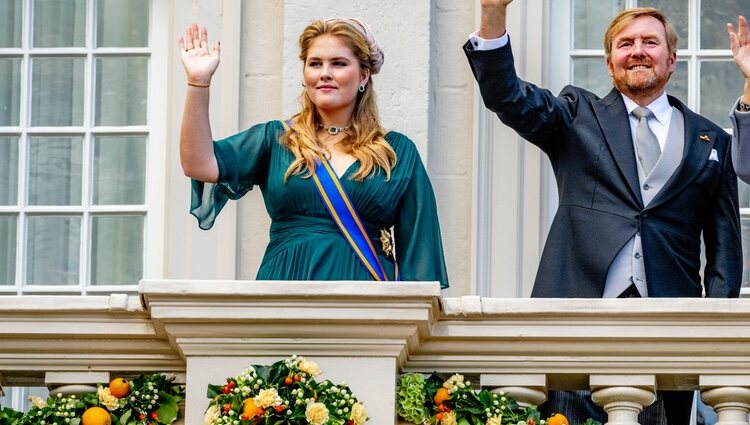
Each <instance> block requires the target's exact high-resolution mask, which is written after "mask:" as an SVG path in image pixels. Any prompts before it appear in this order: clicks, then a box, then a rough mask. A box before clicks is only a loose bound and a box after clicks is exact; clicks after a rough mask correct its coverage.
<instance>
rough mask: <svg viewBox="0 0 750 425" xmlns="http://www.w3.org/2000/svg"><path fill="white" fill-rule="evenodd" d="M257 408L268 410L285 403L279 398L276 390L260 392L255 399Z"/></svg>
mask: <svg viewBox="0 0 750 425" xmlns="http://www.w3.org/2000/svg"><path fill="white" fill-rule="evenodd" d="M253 401H254V402H255V405H256V406H260V407H262V408H264V409H265V408H267V407H270V406H278V405H279V404H281V403H283V402H284V401H283V400H282V399H281V397H279V393H278V392H276V390H275V389H274V388H271V389H268V390H260V392H259V393H258V395H256V396H255V398H253Z"/></svg>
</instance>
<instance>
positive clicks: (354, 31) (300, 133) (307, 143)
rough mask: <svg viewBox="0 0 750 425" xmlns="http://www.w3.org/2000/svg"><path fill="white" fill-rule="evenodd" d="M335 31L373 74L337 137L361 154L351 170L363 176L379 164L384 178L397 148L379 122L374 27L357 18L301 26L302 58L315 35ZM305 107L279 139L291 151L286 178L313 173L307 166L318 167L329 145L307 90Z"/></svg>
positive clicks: (378, 54) (379, 54) (378, 61)
mask: <svg viewBox="0 0 750 425" xmlns="http://www.w3.org/2000/svg"><path fill="white" fill-rule="evenodd" d="M325 34H328V35H333V36H336V37H338V38H339V39H340V40H342V41H343V42H344V43H345V44H346V45H347V46H348V47H349V48H350V49H351V51H352V52H353V53H354V56H355V57H357V58H358V59H359V66H360V68H362V69H366V70H368V71H369V72H370V79H369V82H368V83H367V85H366V86H365V91H364V92H362V93H358V94H357V99H356V104H355V106H354V112H353V114H352V119H351V122H350V123H349V129H348V130H346V132H345V135H344V138H343V139H342V140H341V141H340V142H339V143H338V145H339V146H340V147H341V149H342V150H343V151H344V152H346V153H347V154H349V155H351V156H353V157H354V158H356V159H357V160H359V170H357V172H356V173H354V174H353V175H352V178H353V179H355V180H359V181H362V180H364V179H365V178H366V177H368V176H370V175H371V174H373V173H374V172H375V171H376V170H377V168H381V169H382V170H383V171H384V172H385V176H386V180H387V179H390V177H391V170H392V169H393V167H394V166H395V165H396V152H394V151H393V148H391V145H390V144H388V142H386V140H385V137H384V136H385V130H384V129H383V127H382V126H381V125H380V117H379V115H378V105H377V101H376V97H375V90H374V89H373V87H372V75H374V74H377V73H378V71H380V66H381V65H382V64H383V52H382V50H381V49H380V47H379V46H378V44H377V42H375V39H374V37H373V36H372V33H371V31H370V29H369V28H368V27H367V25H366V24H365V23H363V22H362V21H360V20H358V19H341V18H336V19H327V20H319V21H314V22H312V23H311V24H310V25H308V26H307V28H305V30H304V31H302V34H301V35H300V37H299V46H300V55H299V58H300V59H302V61H303V62H305V61H306V60H307V54H308V51H309V49H310V46H311V45H312V42H313V40H315V38H316V37H319V36H321V35H325ZM300 103H301V104H302V110H301V111H300V112H299V113H298V114H296V115H295V116H293V117H292V128H293V129H294V131H288V132H286V133H284V135H283V136H282V137H281V143H282V144H283V145H285V146H286V147H287V148H288V149H289V150H290V151H291V152H292V153H293V154H294V161H293V162H292V164H291V165H290V166H289V168H288V169H287V170H286V174H285V175H284V181H286V180H287V179H288V178H289V176H291V175H297V174H303V173H305V171H307V173H306V175H305V176H304V177H309V176H310V173H309V170H312V169H313V168H314V167H315V163H316V162H317V161H318V160H319V158H320V156H321V155H323V154H325V148H324V147H323V146H322V145H321V143H320V142H319V141H318V137H317V131H318V128H319V125H320V124H321V121H320V115H319V113H318V108H317V107H316V106H315V104H314V103H313V102H312V100H311V99H310V97H309V96H308V95H307V90H303V92H302V95H301V96H300Z"/></svg>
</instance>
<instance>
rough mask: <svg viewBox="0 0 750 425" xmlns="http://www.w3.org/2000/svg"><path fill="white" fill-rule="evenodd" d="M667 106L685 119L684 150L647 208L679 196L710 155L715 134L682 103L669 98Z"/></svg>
mask: <svg viewBox="0 0 750 425" xmlns="http://www.w3.org/2000/svg"><path fill="white" fill-rule="evenodd" d="M669 104H670V105H672V106H674V107H676V108H677V109H679V110H680V111H682V114H683V116H684V117H685V148H684V150H683V154H682V162H681V163H680V165H679V167H677V169H676V170H675V172H674V173H673V174H672V177H670V178H669V180H667V183H666V184H665V185H664V187H663V188H662V190H661V191H660V192H659V194H658V195H656V197H655V198H654V200H653V201H652V202H651V203H650V204H649V208H656V207H658V206H659V205H661V204H663V203H665V202H667V201H668V200H669V199H670V198H672V197H673V196H675V195H677V194H679V193H680V192H681V191H682V190H683V189H684V188H685V187H686V186H687V185H689V184H690V183H691V182H692V181H693V180H694V179H695V178H696V177H697V176H698V173H700V172H701V170H703V167H704V166H705V165H706V163H707V162H708V157H709V156H710V155H711V149H713V147H714V143H715V141H716V137H717V134H716V132H715V131H710V130H708V129H707V128H706V127H704V126H702V123H703V120H701V119H699V117H698V116H696V114H695V113H693V112H692V111H691V110H690V109H688V108H687V107H686V106H685V105H684V104H683V103H682V102H680V101H679V100H677V99H675V98H674V97H672V96H669Z"/></svg>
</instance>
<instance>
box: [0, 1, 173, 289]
mask: <svg viewBox="0 0 750 425" xmlns="http://www.w3.org/2000/svg"><path fill="white" fill-rule="evenodd" d="M151 9H152V5H151V2H150V1H149V0H128V1H127V2H123V1H121V0H23V1H22V0H0V292H7V293H18V294H23V293H29V292H78V293H83V294H85V293H87V292H89V291H112V290H118V291H122V290H134V289H135V288H136V285H137V283H138V281H139V280H140V279H141V278H143V276H144V274H145V268H146V261H145V258H146V254H145V253H146V241H147V231H146V230H147V229H146V227H147V222H148V220H147V219H148V218H149V216H150V213H151V210H152V208H153V207H152V205H151V204H150V202H149V201H148V197H147V195H148V194H147V186H146V181H147V176H148V169H149V167H148V163H147V160H148V159H149V155H150V152H151V151H150V149H151V147H150V146H149V144H150V136H152V133H153V128H152V126H151V125H150V121H152V118H151V115H150V109H151V108H150V106H149V105H150V103H151V102H150V99H149V87H150V84H153V82H151V83H150V81H149V80H150V76H151V71H150V68H151V67H152V66H153V64H152V60H151V56H152V50H151V46H150V40H151V38H152V37H153V35H152V34H150V29H151V24H150V22H151V14H152V13H151ZM157 156H158V155H157Z"/></svg>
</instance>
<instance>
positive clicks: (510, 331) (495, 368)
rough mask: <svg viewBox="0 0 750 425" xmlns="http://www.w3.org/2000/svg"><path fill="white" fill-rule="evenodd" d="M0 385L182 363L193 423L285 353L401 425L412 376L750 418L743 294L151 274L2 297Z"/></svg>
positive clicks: (724, 422)
mask: <svg viewBox="0 0 750 425" xmlns="http://www.w3.org/2000/svg"><path fill="white" fill-rule="evenodd" d="M0 301H1V302H0V385H45V384H47V385H51V386H60V385H65V384H91V383H93V382H103V381H106V380H107V379H108V377H109V375H108V374H110V373H111V374H134V373H138V372H151V371H162V372H170V373H176V374H177V375H178V377H179V378H180V379H184V382H185V384H186V389H187V400H186V404H185V405H186V409H185V410H186V412H185V415H186V416H185V422H184V423H186V424H190V425H194V424H202V423H203V419H202V416H203V410H204V409H205V407H206V406H207V402H208V400H207V399H206V396H205V394H206V385H207V384H208V383H219V382H222V381H223V380H224V379H225V378H226V377H228V376H234V375H236V374H237V373H238V372H239V371H240V370H242V369H243V368H245V367H246V366H247V365H249V364H261V363H271V362H273V361H276V360H278V359H280V358H284V357H288V356H289V355H291V354H299V355H303V356H305V357H307V358H310V359H312V360H315V361H316V362H317V363H318V364H319V365H320V366H321V369H322V370H323V371H324V377H325V378H330V379H332V380H334V381H337V382H338V381H341V380H345V381H346V382H347V383H348V384H349V385H350V386H351V387H352V389H353V390H354V391H355V392H356V393H357V395H358V397H359V398H360V400H362V401H363V402H364V403H365V405H366V406H367V411H368V413H369V415H370V417H371V419H370V422H369V423H372V424H373V425H387V424H394V423H395V422H396V420H395V415H394V410H395V409H394V403H395V401H394V398H395V388H394V387H395V381H396V377H397V375H398V373H401V372H408V371H419V372H432V371H438V372H446V373H453V372H458V373H465V374H472V375H479V377H480V381H481V385H482V386H483V387H491V388H497V389H503V390H505V391H509V392H510V393H511V394H513V395H514V397H515V398H516V399H518V400H519V401H522V402H526V403H532V404H538V403H540V402H542V401H543V400H544V399H545V397H546V394H547V391H548V390H550V389H590V390H591V391H592V392H593V397H594V399H595V400H597V402H599V403H601V404H602V405H603V406H604V408H605V410H607V411H608V412H609V415H610V424H619V425H624V424H635V423H637V422H636V416H637V412H638V411H639V410H640V409H641V408H642V406H643V405H647V404H649V403H651V402H652V400H653V398H654V392H655V390H657V389H659V390H676V389H680V390H700V391H701V392H702V393H701V395H702V397H703V399H704V400H705V401H706V403H707V404H709V405H712V406H714V408H715V409H716V410H717V412H718V415H719V424H720V425H729V424H732V425H739V424H748V421H747V417H748V412H749V411H750V300H749V299H738V300H737V299H735V300H722V299H608V300H600V299H594V300H591V299H585V300H584V299H497V298H480V297H461V298H441V297H440V291H439V289H438V286H437V284H429V283H399V284H374V283H363V282H236V281H235V282H219V281H144V282H142V283H141V286H140V297H138V296H134V295H111V296H88V297H77V296H20V297H16V296H4V297H0Z"/></svg>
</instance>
